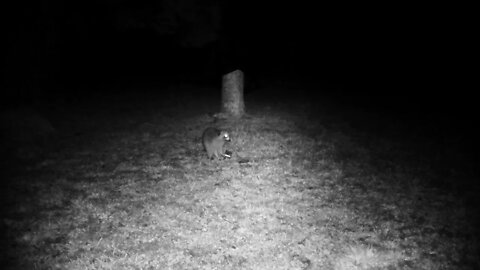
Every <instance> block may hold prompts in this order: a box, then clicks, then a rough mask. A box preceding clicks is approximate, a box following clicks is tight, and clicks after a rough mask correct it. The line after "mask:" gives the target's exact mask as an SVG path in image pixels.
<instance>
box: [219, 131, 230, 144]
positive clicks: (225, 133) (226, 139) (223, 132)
mask: <svg viewBox="0 0 480 270" xmlns="http://www.w3.org/2000/svg"><path fill="white" fill-rule="evenodd" d="M220 137H221V138H222V139H223V140H224V141H226V142H229V141H230V136H229V135H228V132H226V131H222V133H220Z"/></svg>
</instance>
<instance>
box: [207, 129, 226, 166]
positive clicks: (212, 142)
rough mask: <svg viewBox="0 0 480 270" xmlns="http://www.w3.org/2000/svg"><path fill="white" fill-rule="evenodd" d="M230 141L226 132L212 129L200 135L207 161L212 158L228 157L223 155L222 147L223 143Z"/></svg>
mask: <svg viewBox="0 0 480 270" xmlns="http://www.w3.org/2000/svg"><path fill="white" fill-rule="evenodd" d="M229 141H230V136H229V135H228V133H227V132H226V131H222V130H219V129H216V128H213V127H209V128H207V129H205V131H204V132H203V135H202V144H203V147H204V148H205V151H207V156H208V158H209V159H213V158H214V157H215V158H217V159H219V158H220V157H229V156H228V155H225V152H224V149H223V146H224V144H225V142H229Z"/></svg>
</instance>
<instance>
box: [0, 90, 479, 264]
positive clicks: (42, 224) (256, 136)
mask: <svg viewBox="0 0 480 270" xmlns="http://www.w3.org/2000/svg"><path fill="white" fill-rule="evenodd" d="M253 99H255V101H254V100H253ZM262 100H264V101H262ZM217 102H218V99H217V97H211V98H209V97H203V98H202V97H201V96H199V95H198V94H195V91H194V92H192V94H190V95H185V96H184V97H182V99H179V98H175V97H174V96H169V97H168V96H163V97H160V96H156V95H153V94H148V95H131V96H127V95H123V94H122V95H116V94H111V95H109V96H108V97H91V98H90V99H85V100H82V101H81V102H79V103H78V106H77V105H68V106H63V107H60V108H57V109H56V110H57V111H52V112H51V115H53V116H56V117H52V122H53V123H54V126H55V127H56V128H57V129H58V131H59V133H61V134H63V135H64V136H63V137H60V139H59V140H58V142H57V144H56V145H57V146H56V148H55V149H53V150H52V151H51V152H50V153H49V154H46V155H45V156H44V157H43V158H42V159H41V160H37V161H36V162H30V163H23V164H22V165H21V166H19V165H17V166H13V165H12V166H10V168H9V169H5V170H4V172H5V175H6V178H4V180H3V182H2V199H1V203H2V206H1V207H2V220H1V225H0V226H1V228H2V232H3V233H2V238H3V239H2V243H3V245H2V247H1V248H2V254H3V257H2V263H3V264H4V265H5V266H7V268H11V269H278V270H279V269H338V270H340V269H475V268H477V269H478V268H479V267H480V264H479V260H478V257H477V256H476V255H477V253H478V249H477V248H478V242H477V241H476V237H475V236H476V235H475V230H474V229H475V228H474V227H473V223H472V222H471V220H472V218H471V217H472V216H474V214H475V212H474V209H473V210H472V208H471V207H469V205H468V204H469V202H470V201H469V200H468V199H465V198H469V197H468V196H467V197H462V196H464V193H461V192H460V191H458V190H457V189H456V188H455V187H456V186H455V185H450V186H449V188H448V189H445V188H438V187H437V186H438V185H434V184H432V183H438V182H440V181H443V182H446V183H452V182H453V181H451V179H450V178H455V177H458V178H465V177H467V178H468V177H469V174H467V173H465V172H463V171H462V172H458V171H457V172H455V173H449V174H448V175H447V176H445V175H444V174H442V171H441V170H440V171H438V170H436V167H432V164H440V163H438V162H434V161H435V160H434V159H435V158H434V157H435V155H434V154H433V155H429V154H428V153H427V152H428V151H426V152H425V151H423V149H420V148H418V147H415V145H414V144H409V143H407V142H406V141H405V140H395V138H394V137H390V136H387V135H385V136H382V134H383V133H382V134H377V133H375V134H374V132H375V131H374V129H363V130H362V129H356V128H355V127H353V126H352V124H351V123H350V122H349V121H348V120H345V119H346V118H345V117H344V116H345V115H348V114H346V113H345V112H344V111H341V110H340V109H337V110H335V109H332V108H334V107H335V106H334V104H327V103H328V102H325V101H324V103H323V104H322V103H318V102H310V103H302V102H296V101H295V100H293V101H292V100H290V102H288V103H286V102H283V101H282V99H281V98H278V99H276V100H274V101H268V99H261V98H257V97H252V98H250V99H248V100H247V108H248V112H249V115H248V117H246V118H245V119H242V120H240V121H238V122H235V123H224V124H223V127H225V128H227V129H228V130H229V131H230V133H231V136H232V140H233V141H232V143H231V144H230V145H229V146H228V148H229V149H230V150H231V151H233V153H234V154H233V157H232V159H230V160H223V161H208V160H207V159H206V155H205V153H204V152H203V151H202V149H201V143H200V136H201V132H202V131H203V129H204V128H205V127H207V126H209V125H212V123H211V118H210V117H209V116H208V113H209V112H214V111H216V106H214V105H212V104H216V103H217ZM86 105H88V106H86ZM67 107H68V109H65V108H67ZM318 108H320V109H318ZM328 108H331V109H328ZM351 115H352V114H351ZM356 117H357V118H358V117H360V118H361V115H360V116H359V115H358V114H356ZM347 118H348V117H347ZM66 119H68V121H65V120H66ZM357 123H358V122H357ZM412 145H413V146H412ZM409 146H411V148H409ZM419 152H421V153H419ZM422 153H423V154H424V155H422ZM432 156H433V158H432ZM239 161H242V162H239ZM442 176H445V177H442ZM446 178H448V179H446ZM456 182H458V181H456ZM451 187H453V188H451ZM457 191H458V192H457ZM462 192H463V189H462ZM460 193H461V195H462V196H460V195H459V194H460Z"/></svg>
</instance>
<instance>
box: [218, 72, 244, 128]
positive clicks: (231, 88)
mask: <svg viewBox="0 0 480 270" xmlns="http://www.w3.org/2000/svg"><path fill="white" fill-rule="evenodd" d="M243 83H244V82H243V72H242V71H241V70H238V69H237V70H235V71H232V72H230V73H228V74H226V75H224V76H223V78H222V111H221V114H223V115H226V116H229V117H234V118H240V117H242V116H243V115H244V114H245V103H244V101H243Z"/></svg>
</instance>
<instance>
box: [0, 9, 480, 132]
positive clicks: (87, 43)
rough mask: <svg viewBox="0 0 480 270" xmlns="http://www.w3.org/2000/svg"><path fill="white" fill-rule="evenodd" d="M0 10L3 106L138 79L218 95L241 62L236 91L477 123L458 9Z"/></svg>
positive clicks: (468, 44)
mask: <svg viewBox="0 0 480 270" xmlns="http://www.w3.org/2000/svg"><path fill="white" fill-rule="evenodd" d="M1 10H2V11H1V15H2V18H3V23H2V25H3V28H4V30H3V31H2V41H3V42H2V44H3V45H6V46H4V48H3V49H2V62H3V64H2V88H3V89H4V91H5V92H6V94H5V95H4V98H3V101H2V106H8V105H9V104H13V103H22V102H23V101H25V100H31V99H35V98H37V97H39V96H40V97H42V96H43V97H45V96H48V95H71V94H74V95H79V94H83V93H85V92H88V91H112V89H115V91H121V90H123V89H127V88H126V87H125V88H124V86H125V85H135V84H139V83H141V84H151V85H157V84H159V83H160V84H172V85H178V84H181V83H193V84H207V85H211V86H214V88H212V89H214V91H219V86H220V81H221V76H222V75H223V74H225V73H227V72H229V71H233V70H235V69H242V70H243V71H244V72H245V76H246V91H247V92H252V91H253V92H254V91H260V90H261V89H262V87H266V86H268V85H269V84H270V83H272V82H278V81H281V82H294V83H296V84H299V85H302V84H303V85H305V89H306V91H309V92H310V94H314V95H316V94H319V95H324V94H328V95H330V96H333V97H335V98H337V100H338V101H339V102H343V103H348V104H350V105H352V106H356V107H360V108H363V109H365V110H371V111H375V112H380V113H384V112H385V113H389V114H392V115H396V117H406V118H407V119H408V120H407V121H411V120H412V118H416V117H417V116H422V115H429V116H428V117H430V118H432V119H435V120H436V121H438V124H439V125H444V124H445V125H446V124H447V123H448V125H452V130H453V132H457V130H459V131H460V130H461V132H464V133H469V132H471V131H473V130H474V126H475V125H476V124H475V120H476V118H475V117H474V115H475V112H476V103H477V102H476V97H475V93H474V91H476V88H475V87H474V86H473V85H471V84H470V83H469V80H468V78H469V77H471V75H473V71H472V68H471V66H472V65H471V64H472V62H473V61H472V60H471V59H472V55H471V53H470V50H469V49H470V48H472V47H473V45H472V41H473V40H474V35H472V34H468V33H471V32H469V30H468V29H469V27H470V25H471V23H470V21H471V18H472V17H470V16H469V15H468V12H467V11H468V7H459V8H457V7H452V6H440V5H438V4H437V5H436V6H433V5H428V6H427V5H425V6H422V5H420V4H412V5H408V4H403V5H400V4H383V5H382V4H381V5H379V4H372V5H367V4H355V5H351V4H349V5H347V4H339V5H331V4H313V3H310V1H305V3H303V1H297V2H292V1H289V2H283V1H219V0H218V1H216V0H210V1H193V0H188V1H187V0H182V1H175V0H168V1H167V0H163V1H161V0H158V1H127V0H98V1H60V0H50V1H33V2H29V1H14V3H8V4H2V8H1ZM312 83H315V84H316V85H322V86H327V87H309V85H311V84H312ZM102 85H108V87H102ZM128 89H131V88H128ZM158 91H162V90H161V88H159V90H158ZM277 91H279V92H280V91H283V90H282V88H278V90H277ZM285 91H288V90H285ZM327 92H328V93H327ZM287 94H288V92H287ZM412 116H413V117H412ZM444 119H448V122H445V121H444Z"/></svg>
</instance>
